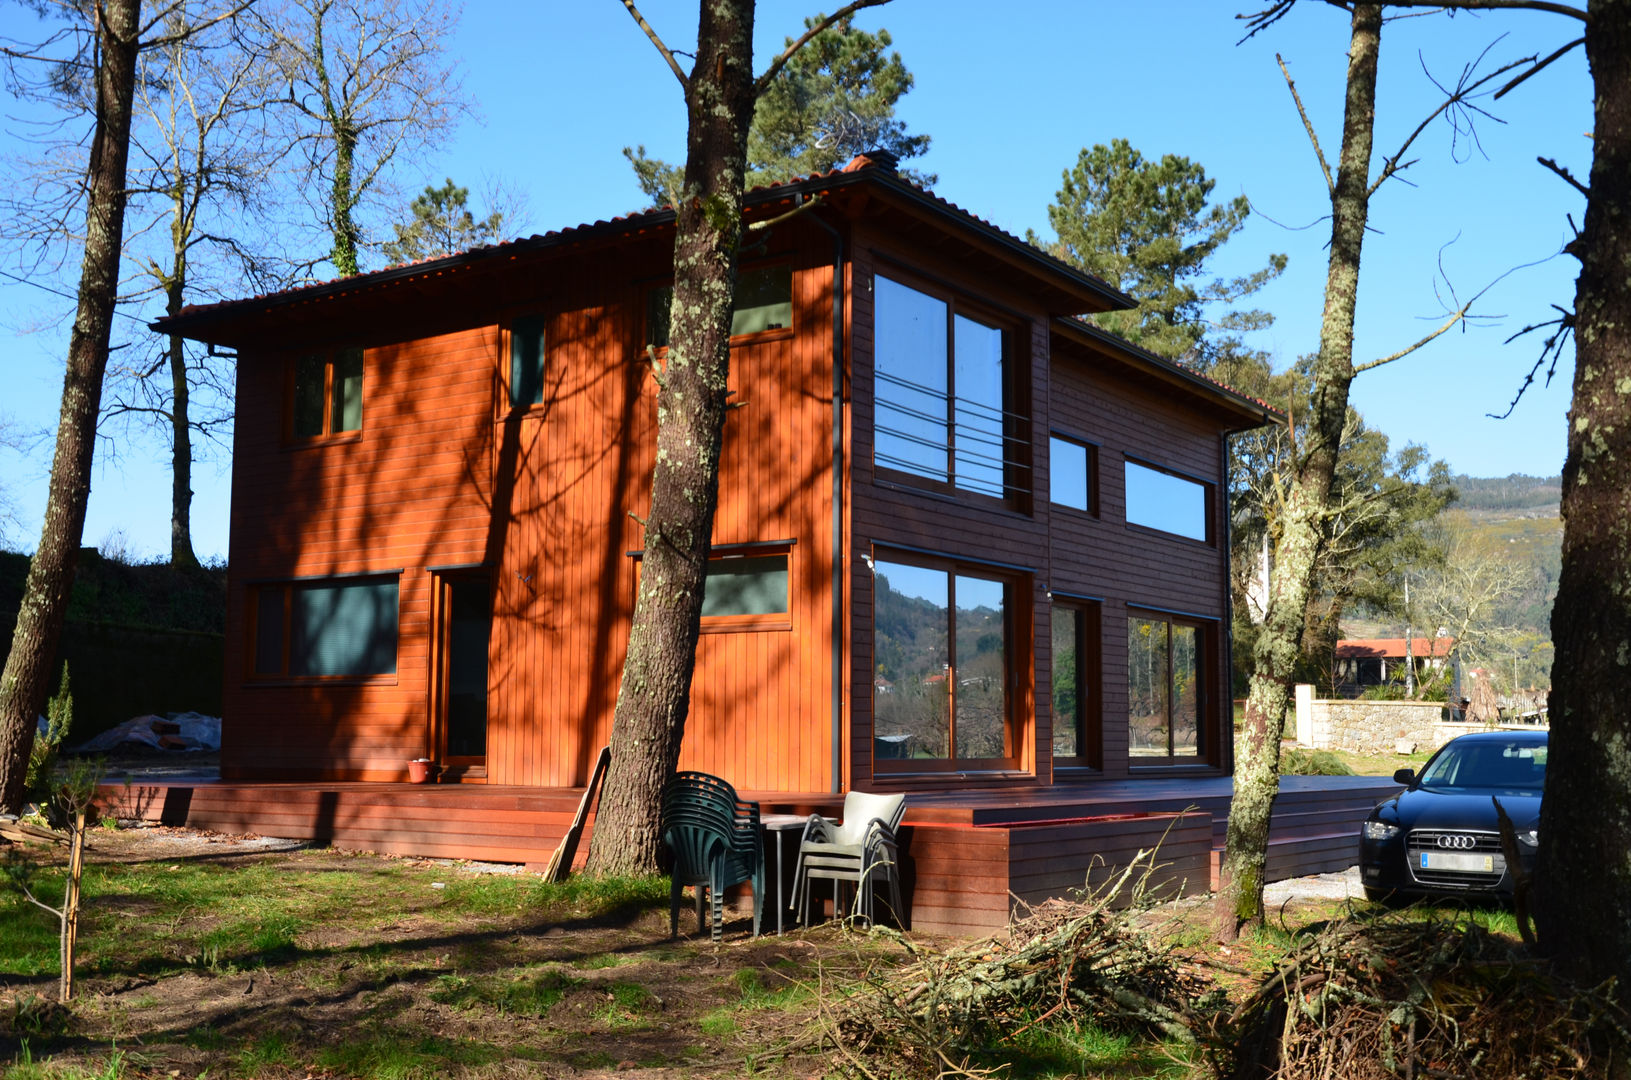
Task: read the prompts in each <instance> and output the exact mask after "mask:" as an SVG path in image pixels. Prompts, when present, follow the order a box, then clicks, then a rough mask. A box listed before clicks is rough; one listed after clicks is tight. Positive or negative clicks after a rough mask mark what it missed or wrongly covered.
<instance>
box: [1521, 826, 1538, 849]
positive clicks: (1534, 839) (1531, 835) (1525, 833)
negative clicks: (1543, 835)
mask: <svg viewBox="0 0 1631 1080" xmlns="http://www.w3.org/2000/svg"><path fill="white" fill-rule="evenodd" d="M1518 843H1520V844H1522V845H1523V846H1524V847H1540V830H1539V829H1519V830H1518Z"/></svg>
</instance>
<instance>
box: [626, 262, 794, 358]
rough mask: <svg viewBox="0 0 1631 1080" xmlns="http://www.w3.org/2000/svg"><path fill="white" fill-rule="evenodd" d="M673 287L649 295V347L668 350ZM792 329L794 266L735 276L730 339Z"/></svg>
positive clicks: (762, 268)
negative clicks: (767, 331) (768, 331)
mask: <svg viewBox="0 0 1631 1080" xmlns="http://www.w3.org/2000/svg"><path fill="white" fill-rule="evenodd" d="M673 306H674V286H672V285H664V286H662V287H660V288H656V289H652V290H651V291H650V292H648V293H646V344H647V345H651V346H654V347H656V348H659V349H666V348H667V347H668V334H669V329H670V327H669V320H670V312H671V310H672V308H673ZM792 325H793V267H792V264H791V263H774V264H772V265H770V266H756V267H750V268H749V269H746V270H740V271H738V272H737V275H736V292H735V294H734V299H733V302H732V307H731V336H732V337H741V336H742V335H744V334H758V333H762V332H764V331H766V330H786V329H788V328H790V327H791V326H792Z"/></svg>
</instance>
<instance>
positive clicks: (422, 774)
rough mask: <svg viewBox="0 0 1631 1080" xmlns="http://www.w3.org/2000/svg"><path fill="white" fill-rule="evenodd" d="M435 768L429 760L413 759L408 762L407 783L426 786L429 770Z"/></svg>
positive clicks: (428, 780) (428, 779)
mask: <svg viewBox="0 0 1631 1080" xmlns="http://www.w3.org/2000/svg"><path fill="white" fill-rule="evenodd" d="M435 767H436V766H435V763H434V762H432V761H431V760H430V759H429V758H414V759H413V760H412V761H410V762H408V783H410V784H428V783H429V782H430V773H431V770H432V769H434V768H435Z"/></svg>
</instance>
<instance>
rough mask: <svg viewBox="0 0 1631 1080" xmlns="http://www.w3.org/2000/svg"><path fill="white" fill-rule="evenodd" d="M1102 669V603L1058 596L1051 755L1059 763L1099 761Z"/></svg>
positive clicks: (1055, 609)
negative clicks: (1100, 624)
mask: <svg viewBox="0 0 1631 1080" xmlns="http://www.w3.org/2000/svg"><path fill="white" fill-rule="evenodd" d="M1098 672H1099V612H1098V605H1097V604H1092V603H1090V602H1087V601H1065V600H1055V601H1054V603H1053V666H1052V683H1053V756H1054V760H1055V761H1056V762H1058V763H1059V764H1061V765H1067V766H1069V765H1078V766H1079V765H1092V766H1095V767H1097V766H1098V765H1099V762H1100V753H1099V750H1100V740H1099V694H1098V690H1099V687H1098V682H1099V679H1098Z"/></svg>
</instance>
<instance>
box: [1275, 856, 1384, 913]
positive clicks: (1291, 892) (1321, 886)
mask: <svg viewBox="0 0 1631 1080" xmlns="http://www.w3.org/2000/svg"><path fill="white" fill-rule="evenodd" d="M1364 895H1365V890H1364V887H1363V885H1362V883H1361V882H1360V880H1359V867H1357V866H1350V867H1348V869H1346V870H1344V871H1343V872H1342V873H1340V874H1315V875H1313V876H1312V877H1300V878H1290V879H1288V880H1286V881H1276V882H1272V883H1271V884H1269V885H1267V886H1265V887H1264V889H1263V906H1264V907H1265V908H1268V907H1278V906H1279V905H1280V904H1283V903H1285V902H1286V901H1287V900H1347V899H1358V898H1360V897H1362V896H1364Z"/></svg>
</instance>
